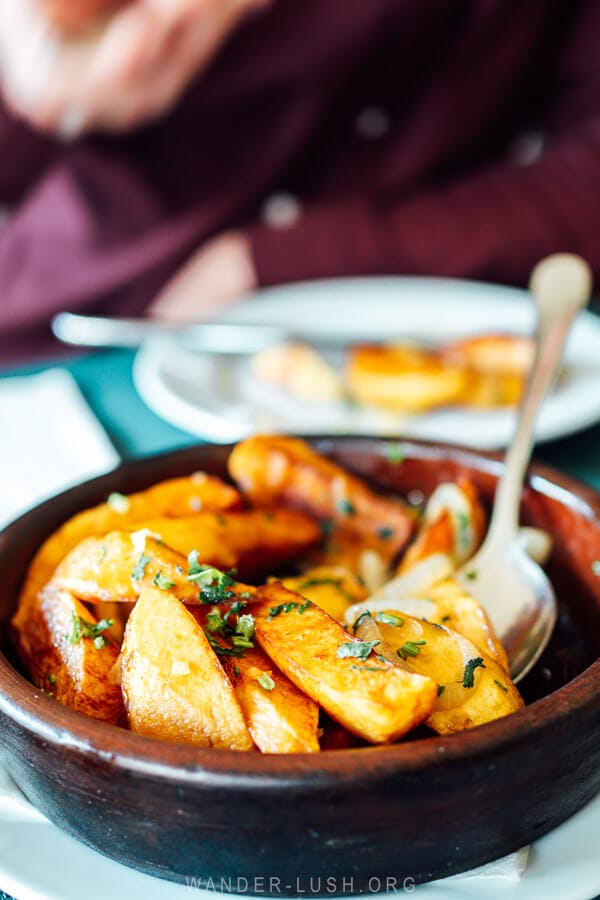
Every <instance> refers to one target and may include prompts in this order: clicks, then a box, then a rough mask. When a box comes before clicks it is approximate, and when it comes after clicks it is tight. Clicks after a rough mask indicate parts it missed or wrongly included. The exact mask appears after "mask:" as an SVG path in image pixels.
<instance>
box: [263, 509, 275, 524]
mask: <svg viewBox="0 0 600 900" xmlns="http://www.w3.org/2000/svg"><path fill="white" fill-rule="evenodd" d="M274 518H275V513H274V512H273V511H272V510H270V509H269V510H267V512H266V513H265V519H266V520H267V522H272V521H273V520H274Z"/></svg>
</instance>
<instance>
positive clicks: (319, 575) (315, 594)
mask: <svg viewBox="0 0 600 900" xmlns="http://www.w3.org/2000/svg"><path fill="white" fill-rule="evenodd" d="M282 584H283V585H284V587H286V588H287V589H288V590H290V591H295V592H296V593H297V594H302V596H303V597H306V599H307V600H312V602H313V603H316V605H317V606H320V607H321V609H324V610H325V612H326V613H327V614H328V615H330V616H331V618H332V619H335V620H336V621H337V622H342V621H343V619H344V613H345V612H346V610H347V609H348V607H349V606H351V605H352V604H353V603H358V602H359V601H360V600H364V599H365V598H366V596H367V591H366V590H365V587H364V585H363V584H362V582H361V581H360V579H359V578H358V577H357V576H356V575H355V574H354V572H352V571H351V570H350V569H346V568H344V567H343V566H316V567H315V568H314V569H307V571H306V572H304V573H303V574H302V575H298V576H295V577H294V578H284V579H283V580H282Z"/></svg>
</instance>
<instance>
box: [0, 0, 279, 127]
mask: <svg viewBox="0 0 600 900" xmlns="http://www.w3.org/2000/svg"><path fill="white" fill-rule="evenodd" d="M72 2H77V0H72ZM270 2H272V0H135V2H133V3H131V4H128V5H127V6H125V7H124V8H123V9H122V10H119V11H117V12H115V13H114V14H113V15H112V16H110V17H108V18H106V19H104V20H103V21H101V22H98V24H97V25H95V26H93V28H90V30H88V31H85V32H82V33H81V34H79V35H67V34H61V33H60V32H59V31H57V30H56V29H55V28H53V27H52V26H51V25H50V24H49V22H48V21H47V20H46V19H45V18H44V16H43V15H42V14H41V12H40V9H39V7H38V5H37V0H0V84H1V87H2V92H3V94H4V96H5V99H6V101H7V103H8V105H9V106H10V107H11V108H12V109H13V110H14V112H15V113H16V114H18V115H19V116H21V117H22V118H24V119H26V120H27V121H29V122H30V123H31V124H32V125H34V126H35V127H37V128H39V129H42V130H44V131H49V132H51V133H56V134H59V135H62V136H63V137H74V136H77V135H79V134H81V133H82V132H84V131H87V130H90V129H95V128H96V129H101V130H109V131H110V130H125V129H129V128H133V127H135V126H137V125H140V124H141V123H143V122H145V121H147V120H149V119H152V118H154V117H157V116H159V115H160V114H162V113H163V112H165V111H166V110H168V109H169V108H170V107H171V106H172V105H173V104H174V103H175V102H176V101H177V100H178V98H179V97H180V95H181V94H182V93H183V91H184V90H185V89H186V87H187V86H188V84H189V83H190V81H191V80H192V78H193V77H194V76H195V75H196V74H197V73H198V72H200V71H201V70H202V69H203V68H204V67H205V66H206V65H207V64H208V63H209V62H210V61H211V59H212V58H213V56H214V55H215V53H216V52H217V50H218V49H219V48H220V47H221V45H222V44H223V43H224V41H225V40H226V39H227V37H228V36H229V35H230V33H231V32H232V31H233V29H234V28H235V26H236V25H237V24H238V22H239V21H240V20H241V19H242V18H244V17H245V16H246V15H247V14H248V13H250V12H252V11H254V10H256V9H260V8H262V7H265V6H267V5H269V3H270Z"/></svg>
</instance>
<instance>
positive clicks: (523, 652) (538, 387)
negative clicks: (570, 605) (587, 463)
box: [458, 253, 592, 681]
mask: <svg viewBox="0 0 600 900" xmlns="http://www.w3.org/2000/svg"><path fill="white" fill-rule="evenodd" d="M530 289H531V292H532V294H533V296H534V297H535V300H536V306H537V313H538V324H537V339H536V353H535V360H534V363H533V367H532V370H531V373H530V376H529V381H528V384H527V388H526V391H525V395H524V399H523V402H522V405H521V409H520V412H519V418H518V422H517V428H516V432H515V436H514V439H513V442H512V444H511V445H510V448H509V450H508V452H507V455H506V461H505V466H504V472H503V474H502V477H501V479H500V481H499V483H498V487H497V490H496V497H495V501H494V509H493V513H492V519H491V522H490V527H489V530H488V533H487V536H486V539H485V541H484V543H483V545H482V547H481V549H480V550H479V552H478V553H477V554H476V555H475V557H474V558H473V559H471V560H470V562H469V563H468V564H466V565H465V566H464V567H463V568H462V570H461V571H460V572H459V573H458V578H459V580H460V581H461V582H462V584H463V585H464V587H465V588H467V590H468V591H469V593H471V594H473V595H474V596H475V597H476V598H477V599H478V600H479V602H480V603H481V604H482V606H484V608H485V609H486V611H487V613H488V614H489V616H490V619H491V621H492V624H493V626H494V629H495V631H496V634H497V635H498V637H499V638H500V640H501V641H502V643H503V645H504V647H505V649H506V652H507V655H508V659H509V664H510V674H511V676H512V678H513V680H514V681H519V680H520V679H521V678H523V676H524V675H525V674H526V673H527V672H528V671H529V670H530V669H531V667H532V666H533V665H534V663H535V662H536V660H537V659H538V658H539V656H540V654H541V653H542V651H543V650H544V648H545V647H546V645H547V643H548V641H549V640H550V635H551V634H552V630H553V628H554V625H555V622H556V597H555V595H554V591H553V589H552V585H551V584H550V582H549V580H548V578H547V577H546V575H545V574H544V572H543V571H542V569H541V568H540V567H539V566H538V565H537V564H536V563H535V562H533V560H532V559H531V558H530V557H529V556H527V554H526V553H525V551H524V547H523V543H522V541H519V539H518V525H519V508H520V500H521V492H522V488H523V481H524V478H525V473H526V470H527V466H528V463H529V460H530V457H531V451H532V446H533V431H534V425H535V421H536V418H537V414H538V411H539V408H540V405H541V403H542V401H543V399H544V397H545V395H546V393H547V391H548V389H549V387H550V386H551V384H552V382H553V380H554V378H555V376H556V374H557V372H558V368H559V365H560V359H561V355H562V350H563V346H564V343H565V339H566V337H567V334H568V332H569V329H570V327H571V324H572V322H573V320H574V319H575V317H576V315H577V314H578V313H579V312H580V310H582V309H583V307H584V306H586V304H587V302H588V300H589V297H590V294H591V289H592V275H591V271H590V268H589V266H588V265H587V263H586V262H584V260H582V259H581V258H580V257H578V256H573V255H571V254H567V253H561V254H556V255H554V256H549V257H547V258H546V259H544V260H542V262H540V263H539V264H538V265H537V266H536V268H535V269H534V271H533V274H532V276H531V281H530Z"/></svg>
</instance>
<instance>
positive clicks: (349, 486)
mask: <svg viewBox="0 0 600 900" xmlns="http://www.w3.org/2000/svg"><path fill="white" fill-rule="evenodd" d="M400 464H401V463H400ZM229 469H230V473H231V476H232V478H233V480H234V481H235V482H236V483H237V485H238V487H237V488H234V487H232V486H231V485H228V484H226V483H225V482H224V481H221V480H220V479H217V478H215V477H213V476H204V475H201V474H200V475H195V476H190V477H189V478H185V479H174V480H170V481H167V482H163V483H161V484H158V485H155V486H153V487H151V488H149V489H148V490H146V491H142V492H140V493H137V494H132V495H130V496H128V497H125V496H122V495H121V494H115V495H112V496H111V497H110V498H109V500H108V501H107V503H106V504H102V505H100V506H98V507H95V508H94V509H93V510H87V511H85V512H83V513H80V514H78V515H77V516H75V517H74V518H73V519H71V520H70V521H69V522H67V523H65V524H64V525H63V526H61V528H59V529H58V531H57V532H56V533H55V534H54V535H52V536H51V537H50V538H49V539H48V540H47V541H46V542H45V544H44V545H43V546H42V548H41V549H40V551H38V554H37V555H36V557H35V558H34V560H33V562H32V564H31V568H30V572H29V574H28V576H27V578H26V580H25V584H24V586H23V589H22V593H21V598H20V602H19V607H18V609H17V612H16V614H15V616H14V618H13V622H12V633H13V637H14V642H15V645H16V648H17V650H18V653H19V655H20V657H21V659H22V660H23V663H24V665H25V666H26V668H27V670H28V671H29V673H30V675H31V677H32V679H33V681H34V683H35V684H36V685H37V686H38V687H40V688H43V690H44V691H45V692H47V693H49V694H52V695H53V696H54V697H55V698H56V699H57V700H58V701H60V702H62V703H64V704H66V705H67V706H71V707H72V708H73V709H76V710H78V711H80V712H84V713H86V714H88V715H91V716H93V717H95V718H99V719H103V720H105V721H107V722H110V723H112V724H118V725H126V726H127V727H129V728H130V729H131V730H132V731H134V732H137V733H140V734H143V735H146V736H152V737H155V738H160V739H163V740H169V741H174V742H185V743H192V744H195V745H197V746H201V747H215V748H223V749H231V750H246V751H247V750H259V751H261V752H263V753H298V752H307V753H313V752H317V751H319V750H320V749H324V748H331V747H345V746H348V747H350V746H356V745H357V743H358V745H360V743H361V742H363V743H371V744H379V743H391V742H394V741H397V740H399V739H401V738H402V737H404V735H406V734H408V733H409V732H410V731H411V730H412V729H414V728H416V727H417V726H419V725H426V726H428V727H429V728H430V729H432V730H433V731H434V732H437V733H440V734H449V733H454V732H457V731H462V730H464V729H466V728H472V727H475V726H477V725H481V724H484V723H485V722H488V721H492V720H493V719H496V718H500V717H501V716H505V715H508V714H509V713H511V712H513V711H515V710H517V709H519V708H520V707H521V706H522V700H521V698H520V695H519V693H518V691H517V689H516V688H515V687H514V685H513V684H512V682H511V680H510V676H509V674H508V668H507V661H506V654H505V652H504V649H503V648H502V646H501V644H500V642H499V641H498V639H497V637H496V635H495V634H494V631H493V628H492V625H491V623H490V621H489V619H488V617H487V616H486V614H485V612H484V610H483V609H482V608H481V606H480V605H479V604H478V602H477V601H476V600H475V598H473V597H471V596H470V595H469V594H468V592H467V591H465V590H464V588H462V587H461V586H460V585H459V584H458V582H457V581H456V580H455V579H454V578H453V573H454V572H455V571H456V569H457V567H458V566H459V565H462V564H464V562H465V560H466V559H468V558H469V557H470V556H471V555H473V553H475V551H476V550H477V547H478V546H479V544H480V542H481V540H482V538H483V535H484V532H485V527H486V511H485V510H484V508H483V506H482V504H481V501H480V499H479V497H478V494H477V490H476V488H475V485H474V484H473V483H472V482H470V481H469V480H468V479H465V478H462V479H459V481H458V482H457V483H456V484H442V485H440V486H439V487H438V488H437V489H436V490H435V491H434V492H433V494H432V495H431V497H430V498H429V500H428V502H427V504H426V505H425V508H424V509H423V510H422V511H421V513H415V510H414V509H411V508H410V507H409V505H408V504H406V503H405V502H404V501H403V499H402V498H400V497H397V496H392V495H385V494H383V493H380V492H377V491H375V490H373V489H372V488H371V487H370V486H369V485H368V484H367V483H366V482H365V481H363V480H362V479H361V478H359V477H357V476H356V475H354V474H353V473H351V472H349V471H346V470H345V469H343V468H342V467H340V466H339V465H338V464H337V463H335V462H334V461H332V460H330V459H328V458H326V457H324V456H321V455H319V454H318V453H317V452H316V451H315V450H314V449H313V448H312V447H311V446H309V445H308V444H307V443H305V442H303V441H301V440H298V439H295V438H287V437H281V436H257V437H253V438H250V439H248V440H247V441H244V442H242V443H240V444H238V445H237V446H236V447H235V448H234V450H233V451H232V453H231V455H230V459H229Z"/></svg>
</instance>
